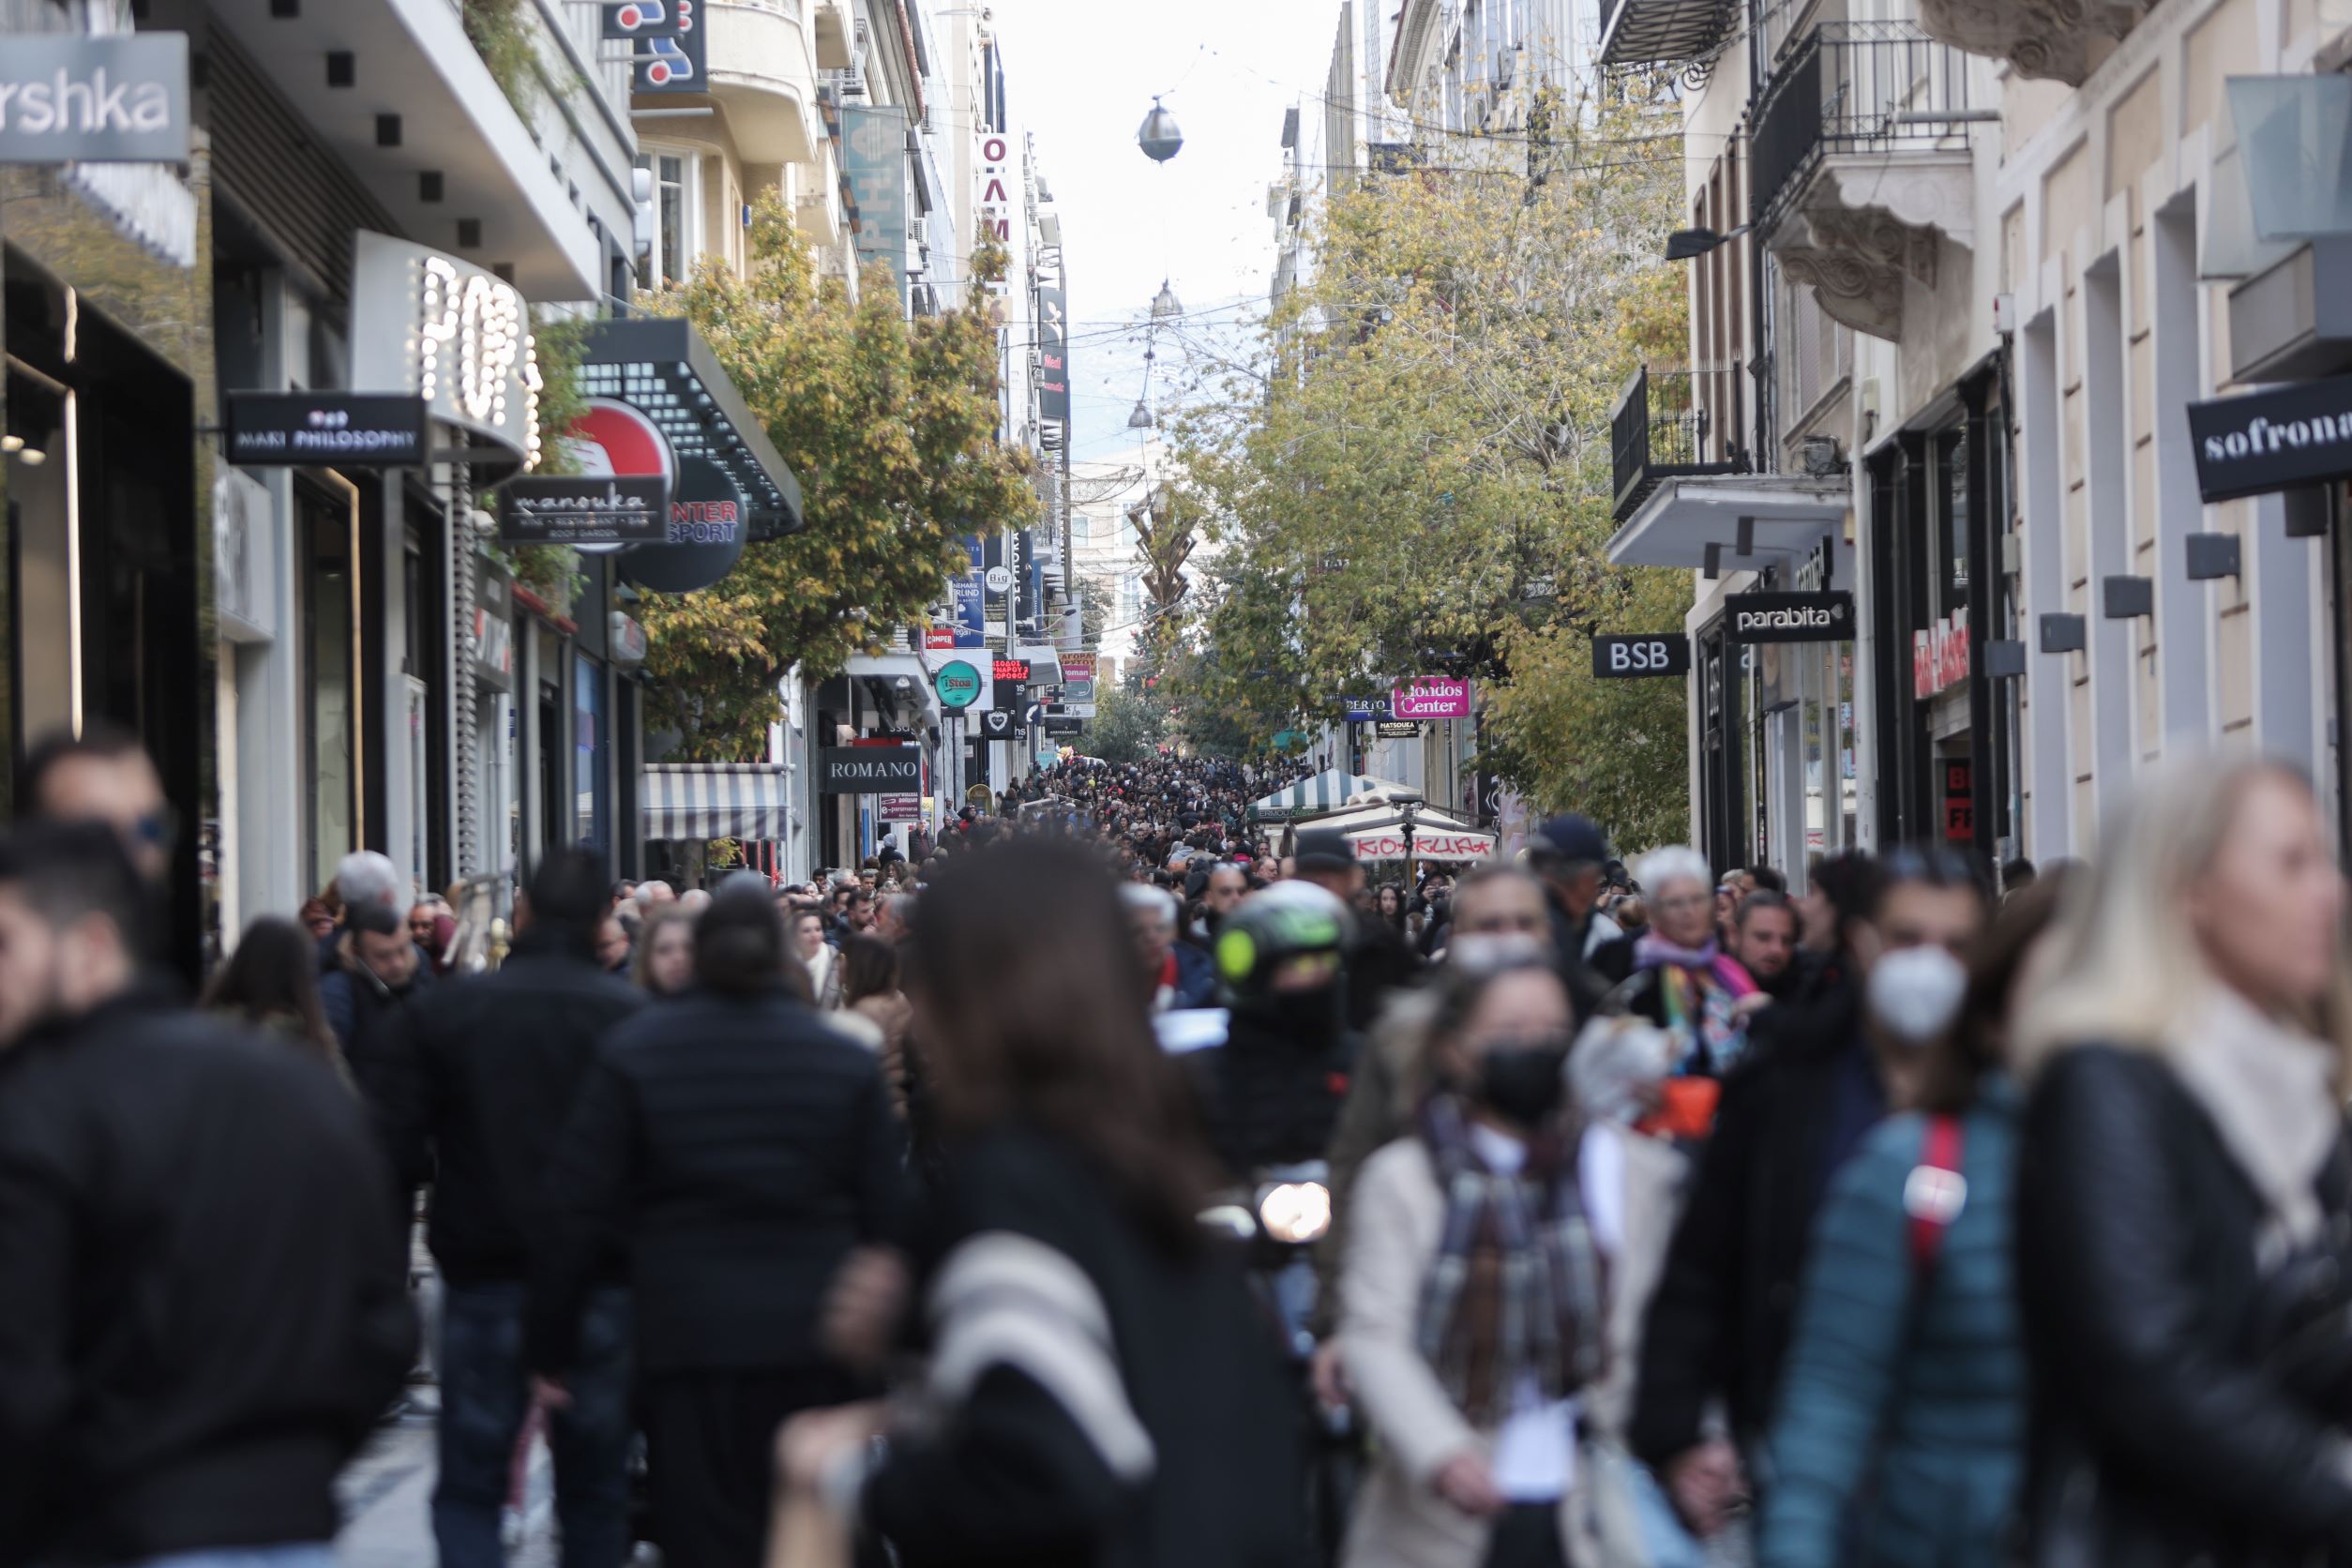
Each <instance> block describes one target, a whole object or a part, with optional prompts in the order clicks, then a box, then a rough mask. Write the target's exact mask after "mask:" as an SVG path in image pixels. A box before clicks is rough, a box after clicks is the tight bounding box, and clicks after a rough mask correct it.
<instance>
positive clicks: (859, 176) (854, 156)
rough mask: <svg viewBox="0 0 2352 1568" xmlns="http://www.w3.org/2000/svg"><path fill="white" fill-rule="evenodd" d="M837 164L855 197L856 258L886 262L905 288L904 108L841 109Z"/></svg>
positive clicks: (902, 292) (901, 294)
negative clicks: (839, 147)
mask: <svg viewBox="0 0 2352 1568" xmlns="http://www.w3.org/2000/svg"><path fill="white" fill-rule="evenodd" d="M841 155H842V156H841V170H842V173H844V174H846V175H848V176H849V181H850V194H851V195H852V197H854V198H855V199H856V202H857V260H858V264H859V265H860V266H863V265H865V264H867V263H868V262H873V261H882V262H885V263H887V264H889V266H890V276H891V279H892V281H894V282H895V283H896V284H897V288H898V294H899V297H900V298H904V297H905V296H906V292H907V112H906V111H905V110H903V109H852V108H847V107H845V108H843V109H842V111H841Z"/></svg>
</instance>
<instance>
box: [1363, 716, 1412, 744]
mask: <svg viewBox="0 0 2352 1568" xmlns="http://www.w3.org/2000/svg"><path fill="white" fill-rule="evenodd" d="M1372 732H1373V733H1374V734H1375V735H1377V736H1379V737H1380V739H1381V740H1384V741H1409V740H1412V739H1414V738H1416V737H1417V736H1419V735H1420V733H1421V726H1420V725H1418V724H1416V723H1414V722H1413V721H1412V720H1411V719H1410V718H1406V719H1388V718H1384V719H1382V720H1380V722H1379V723H1378V724H1376V725H1374V726H1373V728H1372Z"/></svg>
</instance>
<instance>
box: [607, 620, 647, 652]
mask: <svg viewBox="0 0 2352 1568" xmlns="http://www.w3.org/2000/svg"><path fill="white" fill-rule="evenodd" d="M605 645H606V646H607V647H609V648H611V650H612V662H613V663H615V664H642V663H644V662H645V649H646V641H645V628H644V626H642V625H641V624H640V623H639V621H638V619H637V617H635V616H634V615H630V614H627V613H626V612H624V611H618V610H616V611H613V612H612V614H611V618H610V619H609V620H607V621H606V623H605Z"/></svg>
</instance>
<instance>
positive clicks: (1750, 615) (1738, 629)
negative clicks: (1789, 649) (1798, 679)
mask: <svg viewBox="0 0 2352 1568" xmlns="http://www.w3.org/2000/svg"><path fill="white" fill-rule="evenodd" d="M1724 603H1725V611H1724V613H1725V623H1726V624H1725V634H1726V636H1728V637H1729V638H1730V639H1731V641H1734V642H1843V641H1847V639H1848V638H1850V637H1852V636H1853V635H1854V596H1853V595H1851V594H1848V593H1845V592H1843V591H1839V592H1834V593H1827V594H1735V595H1733V596H1731V597H1730V598H1728V599H1726V600H1725V601H1724Z"/></svg>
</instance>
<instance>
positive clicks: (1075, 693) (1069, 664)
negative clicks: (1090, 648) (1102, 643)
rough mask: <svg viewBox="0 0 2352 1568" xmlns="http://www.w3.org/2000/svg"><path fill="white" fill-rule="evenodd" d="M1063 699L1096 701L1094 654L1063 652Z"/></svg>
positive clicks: (1069, 700)
mask: <svg viewBox="0 0 2352 1568" xmlns="http://www.w3.org/2000/svg"><path fill="white" fill-rule="evenodd" d="M1062 700H1063V701H1065V702H1092V701H1094V656H1093V654H1063V656H1062Z"/></svg>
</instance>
